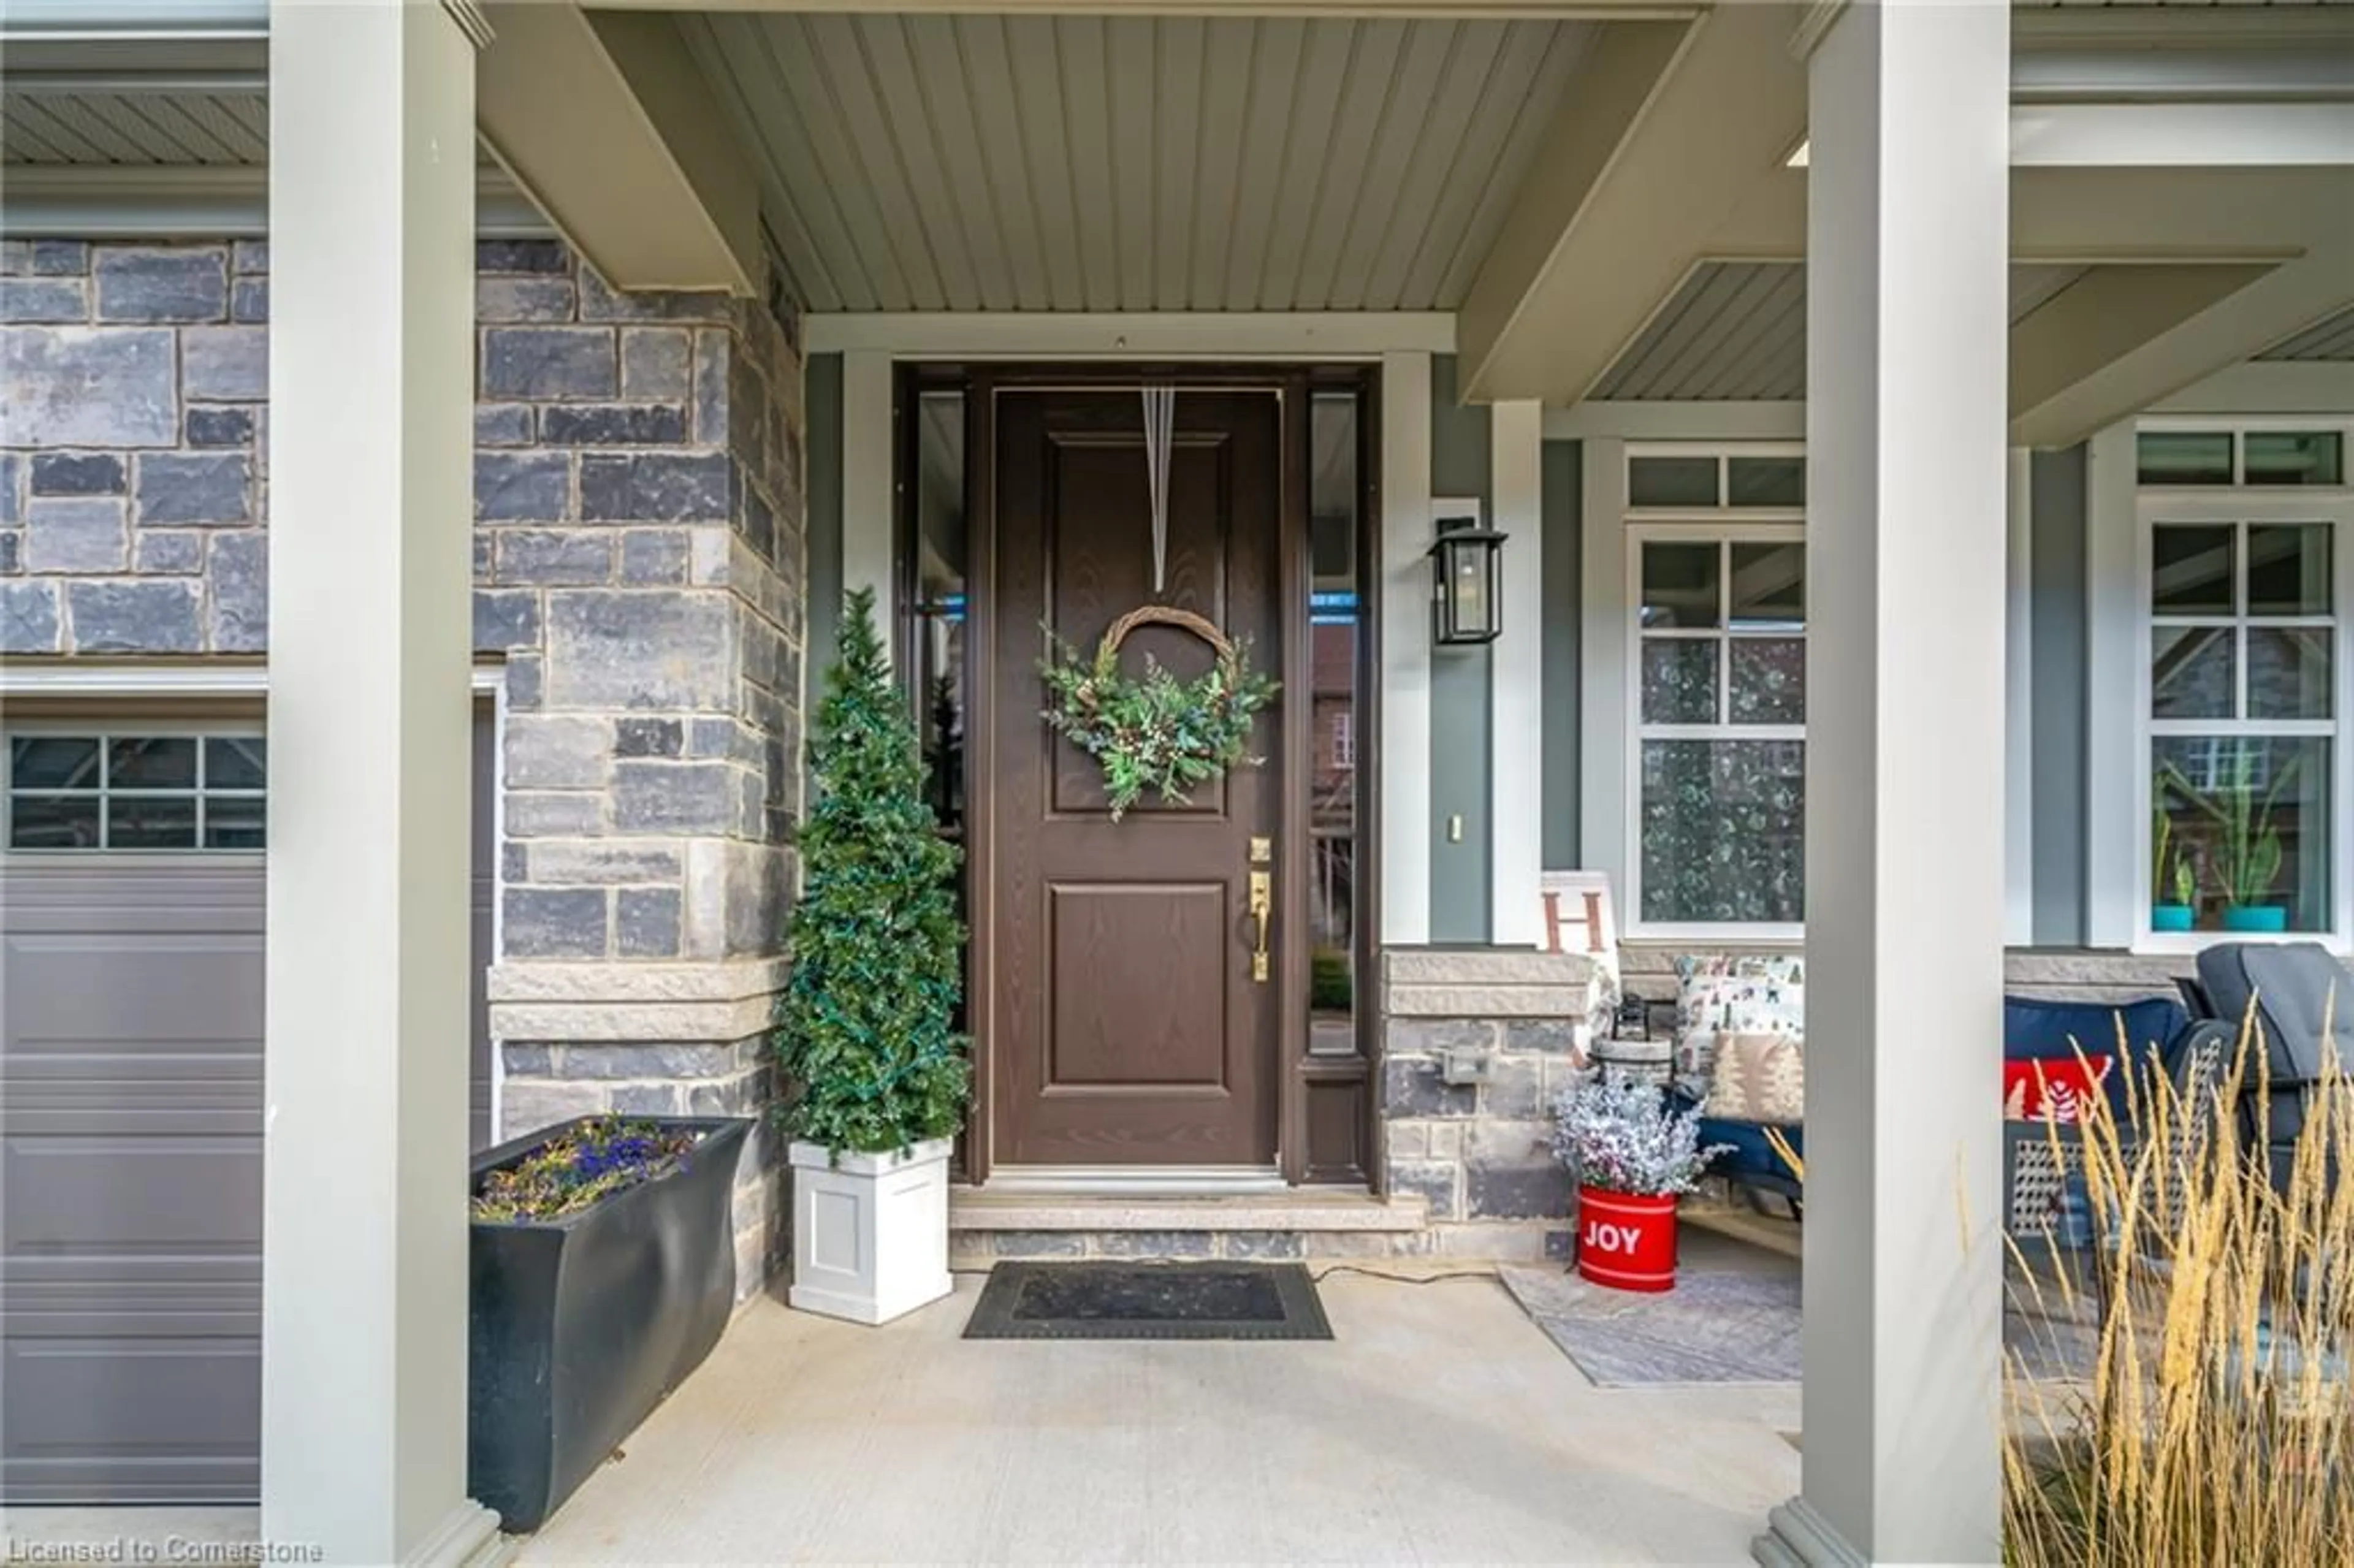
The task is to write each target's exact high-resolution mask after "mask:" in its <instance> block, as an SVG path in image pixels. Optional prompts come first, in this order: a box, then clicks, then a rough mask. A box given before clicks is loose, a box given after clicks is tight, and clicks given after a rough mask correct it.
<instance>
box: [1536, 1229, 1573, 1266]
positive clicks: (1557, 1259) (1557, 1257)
mask: <svg viewBox="0 0 2354 1568" xmlns="http://www.w3.org/2000/svg"><path fill="white" fill-rule="evenodd" d="M1544 1255H1545V1261H1546V1262H1548V1263H1567V1262H1569V1261H1570V1260H1571V1259H1572V1258H1574V1257H1575V1256H1576V1255H1577V1233H1576V1232H1575V1231H1547V1232H1545V1234H1544Z"/></svg>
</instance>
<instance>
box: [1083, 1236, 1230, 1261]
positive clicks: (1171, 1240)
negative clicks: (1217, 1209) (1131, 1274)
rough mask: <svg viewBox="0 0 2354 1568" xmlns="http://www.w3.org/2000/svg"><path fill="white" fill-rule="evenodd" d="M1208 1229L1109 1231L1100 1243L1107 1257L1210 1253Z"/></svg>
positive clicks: (1204, 1254)
mask: <svg viewBox="0 0 2354 1568" xmlns="http://www.w3.org/2000/svg"><path fill="white" fill-rule="evenodd" d="M1212 1240H1213V1238H1212V1235H1211V1233H1210V1232H1208V1231H1106V1232H1104V1233H1103V1235H1102V1237H1101V1239H1100V1240H1099V1241H1098V1243H1097V1245H1098V1246H1099V1247H1100V1248H1101V1249H1102V1252H1103V1255H1104V1256H1106V1257H1207V1256H1209V1255H1210V1253H1211V1243H1212Z"/></svg>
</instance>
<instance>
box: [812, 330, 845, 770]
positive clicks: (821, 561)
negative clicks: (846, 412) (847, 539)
mask: <svg viewBox="0 0 2354 1568" xmlns="http://www.w3.org/2000/svg"><path fill="white" fill-rule="evenodd" d="M803 388H804V390H803V394H802V396H803V398H804V400H805V404H806V408H807V429H808V438H807V439H808V442H809V445H808V449H807V460H806V461H807V464H808V473H809V482H808V485H807V491H808V495H809V647H808V659H807V667H808V672H809V675H808V679H809V697H808V703H807V706H808V708H809V715H810V716H809V720H808V722H812V723H813V722H814V720H815V714H816V711H817V701H818V696H819V694H820V693H821V692H822V690H823V689H824V683H825V672H826V671H827V669H828V668H830V667H831V666H832V663H833V640H834V637H835V635H836V634H837V632H838V631H839V630H840V628H841V625H842V355H838V354H813V355H810V357H809V365H808V368H807V370H806V372H805V373H804V380H803ZM804 798H805V799H806V798H807V797H806V796H804Z"/></svg>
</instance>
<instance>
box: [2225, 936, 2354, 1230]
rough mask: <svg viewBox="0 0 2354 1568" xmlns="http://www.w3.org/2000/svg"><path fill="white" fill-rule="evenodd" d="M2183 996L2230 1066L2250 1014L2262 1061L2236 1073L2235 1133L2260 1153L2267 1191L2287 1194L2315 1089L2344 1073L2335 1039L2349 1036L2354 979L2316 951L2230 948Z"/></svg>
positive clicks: (2301, 945)
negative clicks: (2330, 1075) (2268, 1179)
mask: <svg viewBox="0 0 2354 1568" xmlns="http://www.w3.org/2000/svg"><path fill="white" fill-rule="evenodd" d="M2182 991H2183V998H2184V1000H2185V1001H2188V1002H2189V1003H2190V1010H2191V1012H2193V1013H2194V1014H2196V1015H2197V1018H2198V1020H2199V1022H2198V1023H2197V1024H2196V1026H2195V1027H2196V1028H2197V1029H2198V1030H2199V1031H2200V1033H2201V1034H2202V1035H2203V1036H2207V1037H2209V1038H2210V1039H2211V1043H2212V1044H2214V1045H2216V1046H2217V1047H2218V1048H2219V1049H2220V1051H2221V1054H2222V1057H2223V1060H2224V1062H2225V1065H2227V1066H2228V1065H2229V1063H2230V1059H2231V1056H2232V1053H2233V1052H2235V1051H2236V1050H2237V1049H2238V1046H2239V1040H2240V1033H2241V1030H2242V1029H2243V1026H2244V1025H2245V1024H2246V1022H2248V1021H2249V1019H2250V1017H2251V1010H2253V1021H2254V1023H2255V1026H2256V1029H2257V1031H2258V1034H2257V1040H2258V1043H2260V1044H2262V1046H2263V1048H2264V1056H2263V1058H2262V1059H2261V1061H2259V1060H2255V1059H2251V1060H2250V1061H2249V1063H2248V1064H2247V1065H2246V1066H2245V1067H2244V1068H2243V1071H2242V1074H2241V1082H2240V1096H2241V1098H2240V1104H2239V1107H2238V1110H2239V1116H2240V1130H2241V1133H2242V1135H2243V1138H2244V1139H2246V1140H2247V1142H2248V1145H2249V1147H2250V1148H2252V1149H2253V1148H2254V1147H2255V1146H2256V1143H2257V1142H2258V1140H2260V1139H2261V1140H2262V1142H2263V1143H2264V1145H2265V1155H2266V1158H2267V1159H2268V1160H2269V1161H2270V1166H2271V1175H2272V1181H2273V1185H2274V1188H2276V1189H2285V1187H2286V1185H2287V1182H2288V1172H2289V1167H2290V1164H2291V1162H2292V1161H2293V1160H2295V1159H2296V1144H2297V1139H2298V1138H2299V1137H2300V1136H2301V1135H2302V1134H2303V1132H2304V1130H2305V1116H2306V1102H2307V1101H2308V1100H2309V1099H2310V1098H2311V1097H2312V1094H2313V1091H2314V1086H2315V1085H2316V1084H2317V1083H2318V1082H2319V1081H2320V1079H2321V1078H2322V1076H2323V1075H2324V1074H2325V1073H2327V1072H2328V1071H2329V1070H2331V1068H2332V1067H2333V1066H2335V1068H2336V1069H2337V1070H2339V1071H2343V1070H2345V1069H2346V1067H2347V1066H2348V1063H2347V1060H2346V1057H2345V1054H2344V1047H2343V1046H2342V1045H2339V1044H2336V1043H2335V1041H2334V1040H2333V1036H2338V1037H2343V1036H2344V1035H2345V1034H2347V1033H2349V1024H2348V1023H2347V1022H2346V1012H2347V1010H2348V1009H2349V1006H2354V977H2349V974H2348V973H2347V970H2346V968H2345V966H2344V965H2343V964H2342V963H2340V962H2339V961H2338V959H2337V958H2336V957H2335V956H2333V955H2332V954H2331V953H2330V951H2329V949H2328V948H2325V947H2323V946H2321V945H2320V944H2319V943H2317V942H2295V943H2287V944H2281V943H2254V942H2227V943H2221V944H2219V945H2217V946H2215V947H2212V948H2208V949H2207V950H2206V951H2204V952H2202V953H2200V955H2199V973H2198V978H2197V979H2196V980H2185V981H2183V982H2182ZM2333 1054H2334V1061H2333Z"/></svg>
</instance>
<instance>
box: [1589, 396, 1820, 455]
mask: <svg viewBox="0 0 2354 1568" xmlns="http://www.w3.org/2000/svg"><path fill="white" fill-rule="evenodd" d="M1603 438H1608V439H1611V440H1624V441H1705V442H1707V443H1708V444H1709V445H1711V446H1723V444H1724V443H1726V442H1727V441H1803V440H1806V438H1807V406H1806V404H1804V403H1801V402H1769V403H1636V402H1614V401H1611V400H1608V399H1600V400H1596V401H1591V402H1585V403H1579V404H1577V405H1576V406H1575V407H1574V408H1547V409H1546V410H1545V412H1544V439H1545V440H1549V441H1577V440H1597V439H1603Z"/></svg>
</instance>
